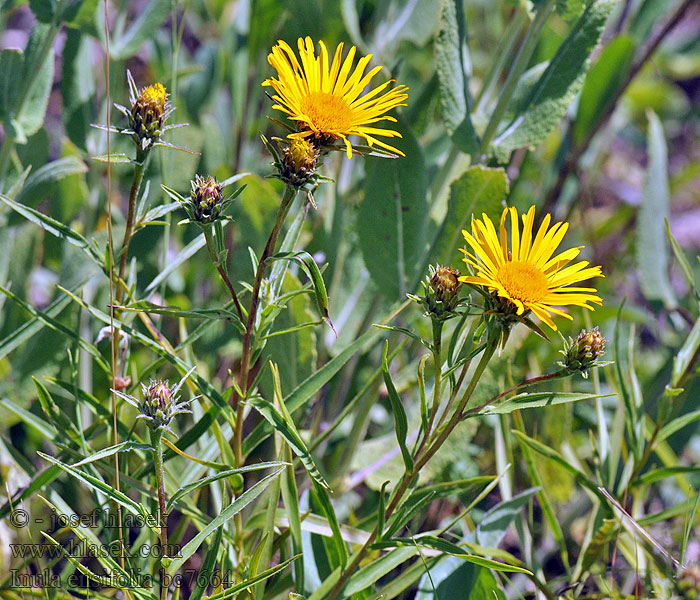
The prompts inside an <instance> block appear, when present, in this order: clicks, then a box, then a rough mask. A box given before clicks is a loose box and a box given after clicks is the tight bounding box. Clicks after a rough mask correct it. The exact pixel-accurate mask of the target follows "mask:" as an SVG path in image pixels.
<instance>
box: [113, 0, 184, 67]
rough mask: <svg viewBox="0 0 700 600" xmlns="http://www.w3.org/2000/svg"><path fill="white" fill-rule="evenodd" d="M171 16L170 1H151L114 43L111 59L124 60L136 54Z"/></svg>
mask: <svg viewBox="0 0 700 600" xmlns="http://www.w3.org/2000/svg"><path fill="white" fill-rule="evenodd" d="M169 14H170V2H169V0H151V1H150V2H149V3H148V4H147V5H146V8H144V9H143V10H142V12H141V13H140V14H139V16H138V17H137V18H136V19H135V20H134V22H133V23H132V24H131V25H130V27H129V28H128V29H127V30H126V31H125V32H124V34H123V35H121V36H119V37H117V38H116V39H114V40H113V41H112V43H111V44H110V55H111V57H112V58H113V59H115V60H124V59H126V58H130V57H131V56H133V55H134V54H136V53H137V52H138V51H139V50H140V49H141V46H142V45H143V44H144V43H145V42H146V41H148V40H150V39H151V38H152V37H153V34H155V32H156V31H157V30H158V29H159V28H160V26H161V25H162V24H163V21H165V19H166V18H167V17H168V15H169Z"/></svg>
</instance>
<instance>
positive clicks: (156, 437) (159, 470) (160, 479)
mask: <svg viewBox="0 0 700 600" xmlns="http://www.w3.org/2000/svg"><path fill="white" fill-rule="evenodd" d="M162 437H163V432H162V430H160V429H155V430H153V429H152V430H151V446H152V447H153V465H154V467H155V471H156V483H157V486H158V509H159V520H158V522H159V524H160V549H161V554H162V556H164V557H166V556H167V555H168V512H167V508H166V506H167V505H166V502H165V468H164V467H163V444H162ZM160 578H161V583H160V600H166V598H167V595H168V586H167V585H165V569H164V568H163V567H162V566H161V568H160Z"/></svg>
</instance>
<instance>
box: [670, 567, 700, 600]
mask: <svg viewBox="0 0 700 600" xmlns="http://www.w3.org/2000/svg"><path fill="white" fill-rule="evenodd" d="M676 590H677V591H678V594H679V595H680V597H681V598H683V599H684V600H695V599H698V598H700V568H698V567H697V566H696V565H692V566H690V567H685V568H684V569H682V570H681V571H680V572H679V573H678V578H677V579H676Z"/></svg>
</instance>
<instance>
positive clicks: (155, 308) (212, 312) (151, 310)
mask: <svg viewBox="0 0 700 600" xmlns="http://www.w3.org/2000/svg"><path fill="white" fill-rule="evenodd" d="M120 310H123V311H126V312H144V313H148V314H154V315H167V316H169V317H176V318H178V319H180V318H182V319H205V320H211V321H223V320H226V321H230V322H231V323H233V325H234V326H235V327H236V329H238V331H240V332H241V333H244V332H245V326H244V325H243V323H241V319H240V317H239V316H238V315H237V314H236V313H234V312H232V311H230V310H227V309H225V308H201V309H198V310H183V309H181V308H180V307H179V306H160V305H158V304H153V303H152V302H148V301H147V300H139V301H138V302H132V303H131V304H129V305H127V306H124V307H123V308H121V309H120Z"/></svg>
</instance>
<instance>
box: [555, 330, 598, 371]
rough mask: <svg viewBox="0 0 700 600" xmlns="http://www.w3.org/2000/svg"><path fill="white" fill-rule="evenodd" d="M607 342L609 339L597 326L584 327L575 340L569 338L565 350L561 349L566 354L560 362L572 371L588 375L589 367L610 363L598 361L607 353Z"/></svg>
mask: <svg viewBox="0 0 700 600" xmlns="http://www.w3.org/2000/svg"><path fill="white" fill-rule="evenodd" d="M606 343H607V340H606V339H605V338H604V337H603V336H602V335H601V333H600V331H598V328H597V327H594V328H593V329H591V330H590V331H586V330H585V329H582V330H581V333H579V334H578V336H577V338H576V339H575V340H574V339H572V338H569V342H568V343H567V344H565V346H564V350H560V351H559V352H560V353H561V354H563V355H564V360H563V361H560V362H559V363H558V364H559V365H560V366H561V367H563V368H564V369H566V370H567V371H569V372H570V373H575V372H577V371H579V372H580V373H581V374H582V375H583V376H584V377H587V376H588V373H587V371H588V369H590V368H592V367H600V366H604V365H605V364H609V363H600V362H598V359H599V358H600V357H601V356H603V354H605V344H606Z"/></svg>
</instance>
